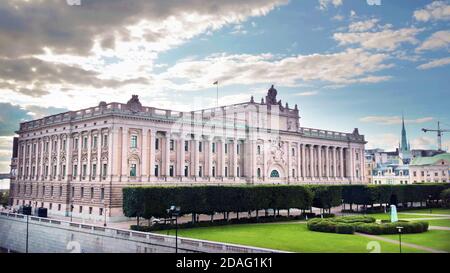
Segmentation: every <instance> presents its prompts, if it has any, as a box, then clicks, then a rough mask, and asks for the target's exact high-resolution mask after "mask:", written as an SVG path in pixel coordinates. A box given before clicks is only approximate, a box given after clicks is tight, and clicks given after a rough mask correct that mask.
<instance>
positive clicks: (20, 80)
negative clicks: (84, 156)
mask: <svg viewBox="0 0 450 273" xmlns="http://www.w3.org/2000/svg"><path fill="white" fill-rule="evenodd" d="M287 2H288V1H287V0H249V1H245V2H242V1H239V0H230V1H220V2H214V1H207V0H187V1H166V0H164V1H163V0H159V1H145V0H136V1H133V2H132V3H129V2H128V1H123V0H97V1H81V5H79V6H77V5H75V6H71V5H68V4H67V3H66V1H60V0H48V1H2V2H1V3H0V92H7V91H13V92H16V93H20V94H24V95H27V96H32V97H40V96H44V95H47V94H49V93H50V92H53V91H55V90H58V91H61V90H77V89H78V90H80V89H83V90H86V89H87V88H88V87H94V88H117V87H120V86H127V85H136V84H141V85H144V84H149V83H151V82H152V81H153V79H152V75H151V72H152V68H153V62H154V60H155V59H156V58H157V56H158V53H160V52H162V51H166V50H169V49H171V48H173V47H175V46H178V45H180V44H182V43H184V42H186V41H188V40H190V39H191V38H193V37H194V36H197V35H199V34H202V33H206V32H209V31H214V30H217V29H220V28H222V27H223V26H225V25H230V24H239V23H241V22H243V21H245V20H247V19H248V18H249V17H254V16H262V15H265V14H267V13H268V12H270V11H271V10H273V9H274V8H275V7H277V6H279V5H283V4H286V3H287ZM49 15H51V16H49ZM153 84H154V85H156V84H157V83H153Z"/></svg>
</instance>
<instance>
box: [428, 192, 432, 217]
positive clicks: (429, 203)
mask: <svg viewBox="0 0 450 273" xmlns="http://www.w3.org/2000/svg"><path fill="white" fill-rule="evenodd" d="M428 205H429V206H430V214H432V213H433V212H432V210H431V209H432V206H431V194H430V195H428Z"/></svg>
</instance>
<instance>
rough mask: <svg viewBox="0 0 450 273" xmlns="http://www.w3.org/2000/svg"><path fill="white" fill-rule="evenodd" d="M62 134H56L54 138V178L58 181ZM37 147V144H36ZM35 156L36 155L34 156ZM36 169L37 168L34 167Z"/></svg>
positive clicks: (59, 177)
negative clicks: (55, 141)
mask: <svg viewBox="0 0 450 273" xmlns="http://www.w3.org/2000/svg"><path fill="white" fill-rule="evenodd" d="M61 137H62V135H57V137H56V140H57V143H56V179H57V180H58V181H61V148H62V147H61V143H62V140H61ZM36 148H37V144H36ZM36 158H37V156H36ZM36 169H37V168H36Z"/></svg>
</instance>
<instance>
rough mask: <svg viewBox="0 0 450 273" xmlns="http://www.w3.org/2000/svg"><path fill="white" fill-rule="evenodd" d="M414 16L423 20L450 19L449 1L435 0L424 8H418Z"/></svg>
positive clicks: (418, 19)
mask: <svg viewBox="0 0 450 273" xmlns="http://www.w3.org/2000/svg"><path fill="white" fill-rule="evenodd" d="M414 18H415V19H416V20H417V21H421V22H428V21H437V20H445V21H447V20H450V5H449V4H448V1H434V2H432V3H431V4H428V5H427V6H426V7H425V8H424V9H420V10H416V11H415V12H414Z"/></svg>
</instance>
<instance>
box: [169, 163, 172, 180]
mask: <svg viewBox="0 0 450 273" xmlns="http://www.w3.org/2000/svg"><path fill="white" fill-rule="evenodd" d="M169 176H170V177H173V165H170V166H169Z"/></svg>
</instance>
